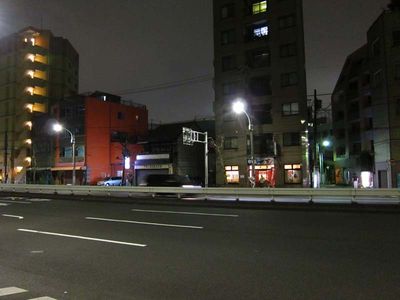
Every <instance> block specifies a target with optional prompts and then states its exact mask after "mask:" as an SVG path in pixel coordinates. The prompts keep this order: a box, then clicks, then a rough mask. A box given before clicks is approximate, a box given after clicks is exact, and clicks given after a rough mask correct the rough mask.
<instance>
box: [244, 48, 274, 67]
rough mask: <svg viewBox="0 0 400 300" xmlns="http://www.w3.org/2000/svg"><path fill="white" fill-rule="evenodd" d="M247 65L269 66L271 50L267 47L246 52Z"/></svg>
mask: <svg viewBox="0 0 400 300" xmlns="http://www.w3.org/2000/svg"><path fill="white" fill-rule="evenodd" d="M246 57H247V65H248V66H249V67H251V68H262V67H269V66H270V65H271V52H270V50H269V49H267V48H261V49H254V50H250V51H247V52H246Z"/></svg>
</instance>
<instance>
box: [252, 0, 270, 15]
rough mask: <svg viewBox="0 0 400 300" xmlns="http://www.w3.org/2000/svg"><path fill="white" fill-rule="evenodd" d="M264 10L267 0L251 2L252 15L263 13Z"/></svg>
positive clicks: (265, 9)
mask: <svg viewBox="0 0 400 300" xmlns="http://www.w3.org/2000/svg"><path fill="white" fill-rule="evenodd" d="M266 11H267V1H260V2H256V3H253V6H252V12H253V15H256V14H259V13H263V12H266Z"/></svg>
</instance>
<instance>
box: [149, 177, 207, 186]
mask: <svg viewBox="0 0 400 300" xmlns="http://www.w3.org/2000/svg"><path fill="white" fill-rule="evenodd" d="M145 185H147V186H159V187H164V186H168V187H201V186H199V185H194V184H193V182H192V181H191V180H190V179H189V177H188V176H181V175H176V174H150V175H148V176H147V177H146V183H145Z"/></svg>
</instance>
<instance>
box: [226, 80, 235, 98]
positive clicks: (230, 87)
mask: <svg viewBox="0 0 400 300" xmlns="http://www.w3.org/2000/svg"><path fill="white" fill-rule="evenodd" d="M236 92H237V83H236V82H226V83H224V84H222V94H223V95H224V96H228V95H233V94H235V93H236Z"/></svg>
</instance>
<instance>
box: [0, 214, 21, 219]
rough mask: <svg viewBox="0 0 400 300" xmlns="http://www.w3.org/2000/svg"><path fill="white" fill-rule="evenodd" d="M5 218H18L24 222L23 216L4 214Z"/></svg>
mask: <svg viewBox="0 0 400 300" xmlns="http://www.w3.org/2000/svg"><path fill="white" fill-rule="evenodd" d="M2 216H3V217H9V218H16V219H20V220H22V219H23V218H24V217H23V216H16V215H7V214H2Z"/></svg>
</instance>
